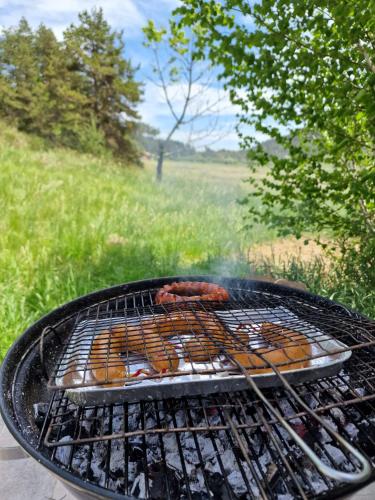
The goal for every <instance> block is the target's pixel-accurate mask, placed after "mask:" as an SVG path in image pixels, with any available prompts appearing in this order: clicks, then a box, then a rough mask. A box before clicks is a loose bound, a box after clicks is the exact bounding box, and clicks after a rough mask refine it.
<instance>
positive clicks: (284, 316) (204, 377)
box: [55, 307, 352, 406]
mask: <svg viewBox="0 0 375 500" xmlns="http://www.w3.org/2000/svg"><path fill="white" fill-rule="evenodd" d="M215 313H216V315H217V316H218V317H219V318H220V319H221V321H222V322H223V323H224V324H225V325H226V327H227V328H228V330H229V331H233V332H234V331H235V329H236V328H237V327H238V325H239V324H241V323H251V324H253V325H257V324H258V325H259V324H260V323H264V322H271V323H274V324H277V325H280V326H284V327H286V328H290V329H292V330H294V331H295V332H300V333H303V334H304V335H305V336H306V337H307V339H308V341H309V342H310V343H311V351H312V357H313V359H311V360H310V362H309V366H307V367H305V368H300V369H297V370H285V371H283V372H282V374H283V376H284V377H285V378H286V379H287V380H288V382H289V383H291V384H300V383H303V382H307V381H310V380H314V379H317V378H321V377H327V376H332V375H334V374H336V373H338V372H339V371H340V370H341V368H342V365H343V363H344V362H345V361H347V360H348V359H349V358H350V356H351V354H352V353H351V351H350V350H348V347H347V346H346V345H345V344H343V343H342V342H340V341H339V340H337V339H334V338H332V337H329V336H328V335H326V334H325V333H323V332H322V331H320V330H319V329H318V328H316V327H315V326H313V325H311V324H310V323H308V322H306V321H304V320H301V319H300V318H299V317H298V316H296V315H295V314H294V313H292V312H291V311H290V310H288V309H287V308H285V307H278V308H263V309H241V310H235V309H234V310H226V311H215ZM148 317H149V316H142V317H137V318H127V319H126V322H127V323H128V324H137V323H139V322H140V320H144V319H147V318H148ZM120 323H124V318H111V319H96V320H85V321H81V322H80V323H79V324H78V325H77V326H76V328H75V330H74V332H73V334H72V337H71V340H70V344H69V345H68V346H67V349H66V351H65V353H64V355H63V358H62V360H61V365H60V366H63V365H64V362H65V363H66V364H68V360H69V359H70V360H71V357H72V350H73V349H74V351H75V352H74V356H75V361H76V364H77V365H81V366H84V365H85V364H86V362H87V356H88V352H87V346H86V349H85V352H80V351H79V348H78V350H77V345H79V338H80V337H82V334H83V333H84V334H85V333H88V332H91V333H92V338H93V339H94V338H95V333H99V332H100V331H102V330H103V329H105V328H108V327H109V326H110V325H112V326H114V325H116V324H120ZM177 340H178V339H173V338H172V339H171V341H172V342H174V343H175V347H177ZM73 345H74V347H70V346H73ZM252 345H253V344H252ZM128 358H129V359H131V368H132V373H135V372H139V370H141V369H146V370H149V369H150V367H149V364H148V363H147V361H146V360H145V359H144V358H142V357H141V356H138V355H136V354H134V355H133V354H129V356H128ZM222 362H223V358H222V357H220V356H218V357H217V361H214V362H213V363H212V362H210V363H191V362H188V363H186V362H185V361H184V360H183V359H181V360H180V365H179V372H180V373H181V374H179V375H175V376H170V377H160V378H159V377H157V378H153V379H150V378H147V379H144V380H143V379H142V378H141V377H142V375H140V377H137V379H136V380H135V379H134V378H129V380H127V381H126V382H124V385H122V386H120V385H119V386H118V387H109V386H108V385H102V386H87V387H79V388H68V389H66V395H67V396H68V397H69V399H70V400H71V401H73V402H74V403H76V404H77V405H80V406H86V405H97V404H112V403H115V402H116V403H118V402H121V401H124V402H125V401H127V402H134V401H139V400H147V399H163V398H168V397H181V396H194V395H198V394H201V395H207V394H211V393H215V392H227V391H237V390H243V389H248V388H249V384H248V382H247V380H246V377H245V376H244V375H243V374H238V369H236V367H234V366H233V367H230V366H229V367H228V368H227V369H226V371H220V372H217V373H210V374H202V373H193V374H191V373H190V374H186V373H185V374H184V370H186V371H190V372H191V371H194V370H197V371H198V370H199V371H203V370H204V369H207V370H211V371H212V368H213V366H215V363H217V368H218V369H219V368H221V369H222V368H223V365H222ZM192 369H193V370H192ZM82 375H83V373H82V374H81V373H80V372H79V371H78V372H77V374H76V376H77V380H78V379H79V377H81V378H82ZM63 377H64V374H62V375H61V377H58V378H57V377H56V379H55V384H56V387H57V388H58V387H59V386H61V385H63ZM252 378H253V380H254V381H255V382H256V384H257V386H258V387H260V388H266V387H278V386H280V385H282V381H281V379H280V377H279V376H278V375H277V374H276V373H264V374H254V375H252Z"/></svg>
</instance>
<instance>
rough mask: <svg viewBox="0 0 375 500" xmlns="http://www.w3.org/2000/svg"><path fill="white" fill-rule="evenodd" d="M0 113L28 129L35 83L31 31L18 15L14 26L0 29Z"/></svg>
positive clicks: (36, 69) (35, 71)
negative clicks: (16, 24) (16, 23)
mask: <svg viewBox="0 0 375 500" xmlns="http://www.w3.org/2000/svg"><path fill="white" fill-rule="evenodd" d="M0 75H1V79H0V90H1V93H0V113H1V115H2V116H7V117H9V118H10V119H11V120H12V121H13V122H14V123H15V124H17V126H18V127H19V128H20V129H21V130H29V128H30V125H31V123H32V114H33V107H34V105H35V88H36V86H37V83H38V75H39V72H38V63H37V59H36V56H35V51H34V35H33V32H32V30H31V28H30V26H29V24H28V22H27V21H26V19H24V18H22V19H21V20H20V22H19V25H18V26H17V27H16V28H9V29H6V30H4V31H3V33H2V35H1V38H0Z"/></svg>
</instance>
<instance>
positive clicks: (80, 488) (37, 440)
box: [0, 276, 375, 499]
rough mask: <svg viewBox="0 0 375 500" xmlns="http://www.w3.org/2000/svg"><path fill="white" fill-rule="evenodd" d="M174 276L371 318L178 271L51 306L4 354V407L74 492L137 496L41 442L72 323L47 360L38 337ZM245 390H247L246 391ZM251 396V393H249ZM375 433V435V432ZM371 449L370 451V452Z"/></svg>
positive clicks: (31, 449)
mask: <svg viewBox="0 0 375 500" xmlns="http://www.w3.org/2000/svg"><path fill="white" fill-rule="evenodd" d="M174 281H212V282H215V283H219V284H220V285H222V286H224V287H226V288H228V289H233V290H237V293H239V294H241V293H246V291H257V292H261V293H264V294H267V295H269V296H272V297H275V298H278V297H280V299H281V300H283V301H285V300H289V299H290V300H292V301H297V302H298V301H302V302H303V303H307V304H311V305H312V306H317V307H318V308H324V310H325V311H332V314H335V315H339V316H341V317H342V318H343V320H344V321H346V320H349V321H350V320H355V321H359V322H361V321H363V322H364V323H365V324H366V325H367V324H370V323H371V322H370V320H368V319H367V318H364V317H363V316H361V315H359V314H358V313H355V312H353V311H350V310H348V309H347V308H346V307H344V306H342V305H340V304H336V303H334V302H332V301H329V300H327V299H324V298H322V297H318V296H315V295H312V294H310V293H308V292H303V291H300V290H296V289H292V288H289V287H285V286H280V285H275V284H271V283H268V282H261V281H253V280H245V279H232V278H218V277H214V276H178V277H168V278H158V279H151V280H143V281H137V282H132V283H128V284H124V285H119V286H115V287H112V288H108V289H104V290H100V291H97V292H94V293H91V294H89V295H86V296H84V297H81V298H79V299H76V300H73V301H71V302H69V303H67V304H65V305H63V306H61V307H59V308H58V309H56V310H54V311H52V312H51V313H49V314H48V315H46V316H44V317H43V318H41V319H40V320H39V321H37V322H36V323H34V324H33V325H32V326H30V327H29V328H28V329H27V330H26V331H25V332H24V333H23V334H22V335H21V336H20V337H19V339H18V340H17V341H16V342H15V343H14V344H13V346H12V347H11V348H10V350H9V352H8V354H7V355H6V357H5V359H4V362H3V364H2V366H1V371H0V388H1V391H0V412H1V415H2V417H3V419H4V422H5V424H6V426H7V427H8V429H9V431H10V432H11V433H12V435H13V436H14V438H15V439H16V441H18V443H19V444H20V445H21V447H22V448H23V449H24V450H25V451H26V452H27V453H28V454H29V455H31V456H32V457H33V458H35V459H36V460H37V461H38V462H39V463H41V464H42V465H43V466H45V467H46V468H47V469H49V470H50V472H52V473H53V474H55V475H56V476H58V478H59V479H61V480H63V481H64V483H65V485H66V486H67V487H68V488H69V489H70V490H71V491H72V493H73V494H74V495H75V496H77V497H79V498H118V499H120V498H121V499H124V498H125V499H126V498H129V499H130V498H133V497H131V496H129V495H124V494H118V493H116V492H115V491H112V490H110V489H107V488H103V487H100V486H97V485H96V484H95V483H94V482H90V481H88V480H84V479H82V478H81V477H78V476H77V475H75V474H73V473H72V472H69V471H67V470H65V469H64V468H63V467H61V466H60V465H58V464H57V463H56V461H54V460H53V459H52V458H51V449H50V448H47V447H45V446H44V445H43V431H44V428H43V427H42V426H38V425H36V423H35V418H34V413H33V411H34V410H33V405H34V404H37V403H46V405H48V404H50V401H51V397H52V393H51V392H50V391H48V390H47V379H46V376H45V373H46V372H47V373H50V372H51V371H52V368H53V367H54V365H55V363H56V360H57V359H58V357H59V356H60V354H61V350H62V346H61V341H62V340H64V338H66V336H67V335H68V334H69V329H68V326H69V322H66V321H65V322H64V325H65V326H64V328H65V330H64V328H63V329H62V330H61V331H58V335H56V334H55V333H54V332H53V331H52V330H51V331H49V332H48V334H46V335H45V337H44V343H43V353H44V354H43V359H44V362H43V363H42V362H41V357H40V339H41V335H42V332H43V330H44V328H45V327H47V326H49V325H56V324H58V323H59V322H60V321H63V320H65V319H66V318H67V317H69V316H73V315H74V314H76V313H77V312H78V311H80V310H82V309H84V308H87V307H90V306H94V305H96V304H98V303H101V302H103V303H104V302H106V301H110V300H111V299H116V298H117V297H119V296H129V297H132V298H133V300H134V301H135V303H136V301H137V300H138V298H137V297H139V292H142V291H146V290H154V289H157V288H159V287H161V286H163V285H165V284H168V283H172V282H174ZM134 297H135V298H134ZM135 305H137V304H135ZM372 325H373V323H372ZM366 359H367V358H366ZM363 362H366V366H370V368H371V369H372V368H373V365H372V364H370V365H369V364H368V363H367V361H363ZM371 375H372V376H373V377H374V376H375V369H374V373H371ZM371 387H373V386H371ZM311 390H312V389H311ZM244 394H245V395H246V392H245V393H244ZM244 394H242V395H241V398H243V397H244ZM374 394H375V389H374ZM249 397H253V396H251V394H250V392H249ZM372 401H373V400H372V399H371V398H368V400H366V402H365V403H364V402H360V404H361V405H362V407H361V410H360V411H361V412H362V413H366V412H367V413H366V415H367V417H368V418H370V417H371V416H372V417H374V418H375V407H374V406H373V404H372ZM355 404H356V403H353V405H352V407H353V408H354V407H355ZM367 417H366V418H367ZM47 425H48V422H47V421H45V422H44V426H47ZM373 434H374V439H375V432H374V433H373ZM372 446H373V448H374V449H373V450H372V451H374V457H375V442H373V445H372ZM370 451H371V450H370ZM368 454H369V455H371V453H368ZM374 457H372V458H374ZM355 488H356V486H343V485H334V487H332V488H331V489H330V490H329V491H328V492H326V493H324V494H323V495H322V496H326V497H329V498H334V497H335V496H338V495H341V494H343V493H345V492H348V491H351V490H352V489H355ZM308 496H317V495H308Z"/></svg>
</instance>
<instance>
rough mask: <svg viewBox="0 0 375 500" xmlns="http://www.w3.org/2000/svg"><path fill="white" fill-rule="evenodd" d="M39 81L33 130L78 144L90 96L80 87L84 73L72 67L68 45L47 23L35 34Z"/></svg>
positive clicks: (63, 141) (35, 89)
mask: <svg viewBox="0 0 375 500" xmlns="http://www.w3.org/2000/svg"><path fill="white" fill-rule="evenodd" d="M34 54H35V57H36V60H37V62H38V83H37V85H36V86H35V88H34V95H35V103H34V106H33V111H32V114H31V118H32V123H31V129H30V131H31V132H35V133H37V134H39V135H41V136H42V137H45V138H47V139H49V140H50V141H51V142H56V143H62V144H65V145H67V146H74V145H75V144H76V143H77V141H78V137H79V128H80V127H82V125H83V120H82V115H81V109H82V107H84V106H85V104H86V102H87V99H86V97H85V96H84V94H83V93H82V92H81V91H80V82H81V76H80V75H79V74H78V73H76V72H74V71H71V70H70V68H69V58H68V53H67V50H66V48H65V47H64V45H63V44H61V43H59V42H58V41H57V39H56V37H55V35H54V33H53V31H52V30H51V29H50V28H47V27H46V26H44V25H43V24H41V25H40V26H39V28H38V29H37V30H36V32H35V34H34Z"/></svg>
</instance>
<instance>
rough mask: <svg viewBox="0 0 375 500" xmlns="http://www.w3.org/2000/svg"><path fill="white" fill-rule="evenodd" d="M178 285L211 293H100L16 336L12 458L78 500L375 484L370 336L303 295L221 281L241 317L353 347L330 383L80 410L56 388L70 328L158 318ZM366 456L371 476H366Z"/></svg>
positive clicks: (7, 392)
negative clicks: (296, 322)
mask: <svg viewBox="0 0 375 500" xmlns="http://www.w3.org/2000/svg"><path fill="white" fill-rule="evenodd" d="M176 280H181V281H185V280H190V281H192V280H198V281H208V280H210V281H214V282H215V281H216V282H217V281H218V279H217V278H216V279H215V278H214V277H207V276H196V277H186V276H185V277H177V278H176V277H174V278H163V279H156V280H147V281H140V282H135V283H130V284H126V285H121V286H117V287H114V288H110V289H106V290H102V291H100V292H96V293H93V294H91V295H88V296H85V297H82V298H80V299H77V300H75V301H73V302H70V303H69V304H66V305H64V306H62V307H61V308H59V309H57V310H55V311H53V312H52V313H50V314H48V315H47V316H45V317H44V318H42V319H41V320H40V321H38V322H37V323H35V324H34V325H33V326H31V327H30V328H29V329H28V330H27V331H26V332H25V333H24V334H23V335H22V336H21V337H20V339H19V340H18V341H17V342H16V343H15V344H14V346H13V347H12V348H11V350H10V351H9V353H8V355H7V357H6V359H5V360H4V363H3V365H2V369H1V374H0V383H1V394H0V409H1V413H2V416H3V418H4V421H5V423H6V425H7V426H8V428H9V430H10V431H11V432H12V434H13V435H14V437H15V438H16V439H17V440H18V442H19V443H20V445H21V446H22V447H23V448H24V449H25V450H26V451H27V452H28V453H29V454H30V455H31V456H33V457H34V458H36V459H37V460H38V461H39V462H40V463H42V464H43V465H44V466H46V467H47V468H48V469H49V470H50V471H52V472H53V473H55V474H57V475H58V476H59V477H60V478H61V479H62V480H64V481H65V483H66V484H67V485H68V487H69V488H71V489H73V490H74V493H75V494H76V495H79V496H81V497H82V498H97V497H99V498H100V497H102V498H145V497H146V498H155V499H156V498H170V499H176V498H183V499H185V498H189V499H206V498H207V499H208V498H217V499H219V498H223V499H227V498H233V499H238V498H241V499H242V498H272V499H280V500H282V499H283V500H285V499H287V498H334V497H337V496H340V495H342V494H344V493H345V492H347V491H350V490H352V489H353V488H356V487H357V485H356V484H355V482H356V481H358V480H359V479H361V480H363V481H370V480H372V478H373V473H372V464H373V463H374V460H375V425H374V423H375V406H374V398H375V386H374V378H375V356H374V354H375V352H374V346H375V323H374V322H373V321H371V320H370V319H368V318H365V317H363V316H361V315H359V314H357V313H355V312H353V311H350V310H348V309H347V308H345V307H344V306H342V305H339V304H335V303H333V302H331V301H329V300H327V299H323V298H321V297H317V296H314V295H311V294H309V293H306V292H302V291H299V290H294V289H290V288H287V287H282V286H279V285H273V284H269V283H264V282H256V281H250V280H237V279H229V278H222V279H220V283H221V284H222V285H223V286H225V287H226V288H227V289H228V290H229V291H230V294H231V301H232V302H233V303H234V304H236V306H237V307H238V306H239V304H241V305H242V307H245V306H246V308H249V307H252V308H264V307H282V308H287V309H288V310H290V311H292V312H293V313H294V314H295V315H296V316H298V317H299V318H301V320H303V321H307V322H308V323H309V324H311V325H313V326H315V327H317V328H319V330H320V331H322V332H323V333H324V334H325V335H329V336H331V337H333V338H335V339H337V340H339V341H340V342H342V343H343V345H344V346H347V347H344V348H343V349H347V350H350V351H351V352H352V356H351V357H350V359H348V360H347V361H346V362H345V364H344V366H343V369H342V370H341V371H340V372H339V373H337V374H335V375H333V376H330V377H322V378H319V379H316V380H313V381H309V382H304V383H299V384H297V385H293V387H291V386H290V385H289V383H288V382H287V380H286V379H285V376H284V375H283V374H282V373H281V372H280V370H279V369H278V367H277V366H273V367H272V368H273V369H274V371H275V373H276V374H277V376H278V377H279V378H280V380H281V387H278V388H273V389H272V388H271V389H263V390H262V391H260V390H259V389H258V387H257V386H256V385H254V381H253V380H252V378H251V377H248V383H249V384H250V388H249V389H248V390H243V391H232V392H222V393H217V394H211V395H205V396H203V395H201V396H199V395H196V396H193V397H181V398H164V399H161V400H158V399H154V400H151V401H139V402H131V403H129V402H126V401H121V402H118V403H113V404H101V405H86V406H77V405H76V404H75V403H74V402H72V400H71V399H69V398H68V397H67V390H66V388H65V387H55V386H54V383H53V381H54V380H55V377H56V374H57V372H58V370H59V369H60V368H61V360H62V359H63V354H64V352H65V350H66V346H67V345H68V343H69V340H70V339H71V336H72V332H73V331H74V325H76V324H77V321H79V320H81V319H82V318H83V317H85V318H92V317H99V316H101V315H107V316H108V315H110V316H111V317H116V316H117V317H119V316H121V315H124V314H129V312H131V313H132V314H141V313H142V312H143V311H144V309H145V308H146V309H147V310H148V311H149V312H150V311H151V312H154V311H157V307H156V306H155V305H154V303H153V298H154V295H155V291H156V290H157V289H159V288H160V287H161V286H162V285H164V284H166V283H172V282H173V281H176ZM195 307H197V306H195ZM199 307H211V309H214V305H213V304H211V305H208V304H201V305H200V306H199ZM237 368H238V370H241V369H242V368H241V367H240V366H238V367H237ZM245 372H246V371H245ZM165 376H166V377H167V376H169V375H168V374H166V375H165ZM105 382H106V381H104V384H105ZM107 382H108V381H107ZM330 429H333V430H334V431H337V433H338V434H339V435H340V436H341V437H342V438H344V439H345V440H346V442H349V443H351V445H352V446H353V447H354V448H355V449H354V448H351V447H350V445H349V447H348V446H347V445H346V444H345V443H343V442H340V441H338V440H337V435H335V434H334V433H332V432H331V431H330ZM339 439H340V438H339ZM296 441H297V442H296ZM309 449H311V450H312V451H313V452H314V454H315V456H316V458H317V459H319V461H320V462H321V464H323V465H321V466H320V467H318V468H317V467H316V464H314V462H313V461H311V454H310V453H309ZM306 450H307V451H308V453H306ZM355 450H359V452H360V455H358V454H357V452H356V451H355ZM362 457H365V459H366V460H367V461H368V463H369V464H371V471H370V470H369V471H365V473H363V472H364V467H366V464H365V463H364V462H363V460H364V459H363V458H362ZM361 460H362V462H361ZM333 469H335V470H337V475H336V476H335V475H332V473H331V472H332V470H333ZM361 469H362V475H361V473H360V471H361ZM327 472H328V474H327ZM348 478H349V479H350V478H351V479H350V481H349V482H348ZM362 484H363V483H362Z"/></svg>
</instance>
